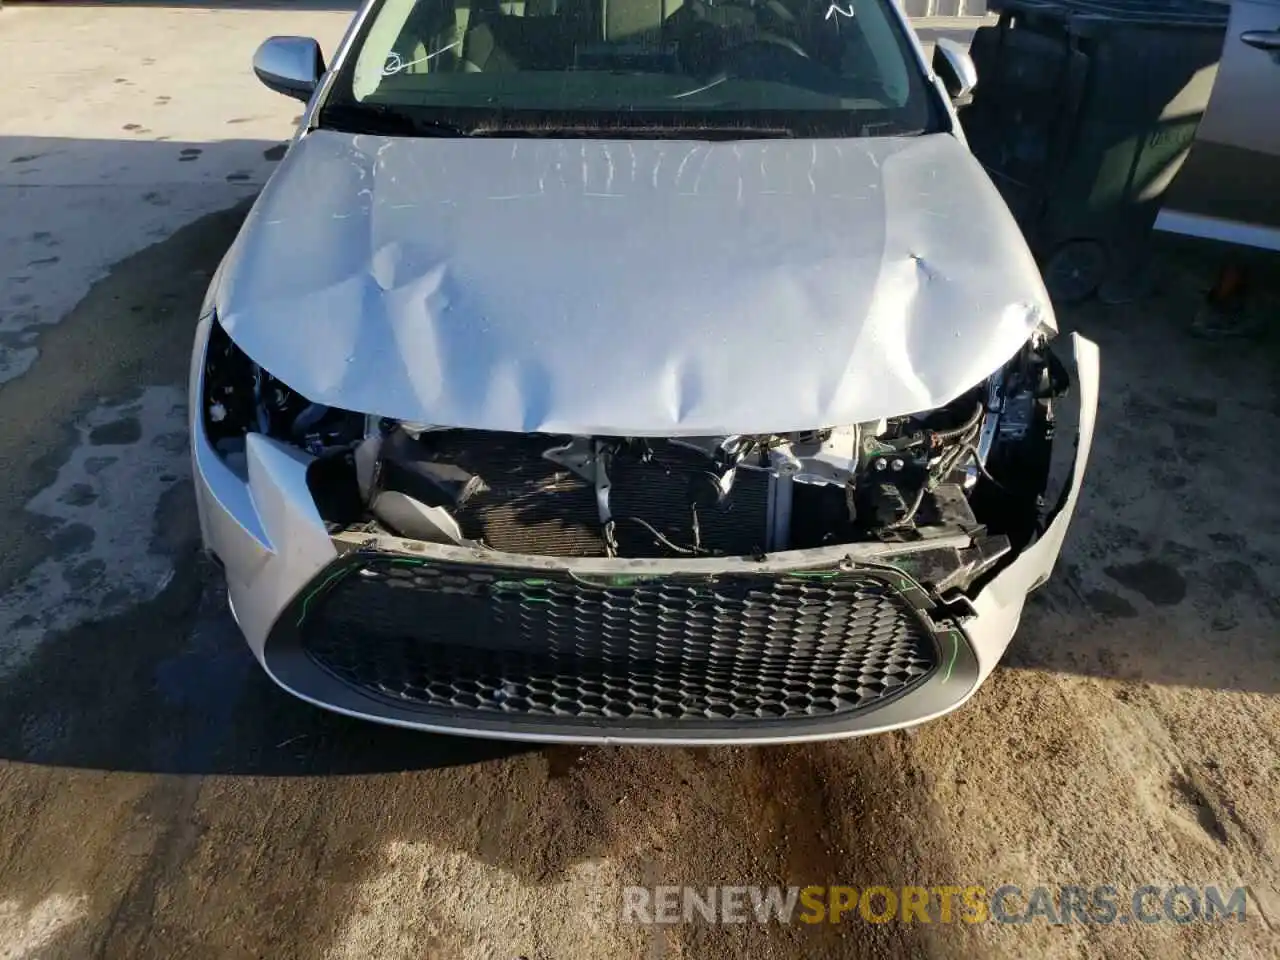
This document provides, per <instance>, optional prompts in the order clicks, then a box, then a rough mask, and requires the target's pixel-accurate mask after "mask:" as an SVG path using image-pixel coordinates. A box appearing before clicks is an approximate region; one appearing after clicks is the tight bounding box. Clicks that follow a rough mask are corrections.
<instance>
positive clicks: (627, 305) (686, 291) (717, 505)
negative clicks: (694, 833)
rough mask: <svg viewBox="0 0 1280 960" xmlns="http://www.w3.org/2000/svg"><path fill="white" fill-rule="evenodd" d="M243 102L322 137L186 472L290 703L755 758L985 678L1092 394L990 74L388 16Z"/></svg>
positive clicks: (226, 275) (532, 16)
mask: <svg viewBox="0 0 1280 960" xmlns="http://www.w3.org/2000/svg"><path fill="white" fill-rule="evenodd" d="M254 66H255V69H256V71H257V73H258V75H259V76H260V77H261V79H262V80H263V81H264V82H265V83H267V85H268V86H271V87H272V88H273V89H277V90H280V91H282V92H284V93H286V94H289V95H292V96H296V97H298V98H300V99H304V100H306V101H307V104H308V105H307V109H306V112H305V114H304V115H303V119H302V122H301V125H300V129H299V133H298V135H297V137H296V138H295V140H294V142H293V144H292V145H291V147H290V149H289V151H288V153H287V155H286V157H285V158H284V160H283V162H282V163H281V165H280V167H279V169H278V170H277V172H276V173H275V175H274V176H273V177H272V178H271V180H270V182H269V183H268V184H267V186H266V188H265V190H264V191H263V192H262V194H261V196H260V197H259V198H258V200H257V202H256V204H255V205H254V207H253V210H252V212H251V213H250V214H249V217H248V219H247V220H246V222H245V224H244V226H243V229H242V230H241V232H240V234H239V236H238V237H237V239H236V241H235V243H234V244H233V245H232V247H231V249H230V250H229V251H228V253H227V255H226V257H225V259H224V261H223V263H222V265H221V267H220V268H219V270H218V273H217V275H216V276H215V277H214V280H213V282H212V284H211V286H210V290H209V293H208V296H207V299H206V302H205V305H204V309H203V311H202V316H201V317H200V321H199V326H198V331H197V336H196V343H195V352H194V357H193V360H192V368H191V384H190V390H191V434H192V448H193V456H194V462H195V477H196V488H197V494H198V502H199V510H200V521H201V526H202V530H203V535H204V541H205V545H206V547H207V548H208V550H209V552H210V553H211V554H212V555H213V556H214V557H216V558H217V560H218V561H219V562H220V563H221V564H222V565H223V567H224V568H225V571H226V578H227V585H228V592H229V597H230V601H231V604H232V608H233V610H234V614H235V617H236V620H237V622H238V623H239V626H240V628H241V630H242V631H243V633H244V635H245V637H246V638H247V640H248V642H249V645H250V647H251V648H252V650H253V653H254V655H255V656H256V657H257V658H258V660H259V661H260V662H261V664H262V666H263V667H264V668H265V669H266V671H267V672H268V673H269V674H270V675H271V677H272V678H273V679H274V680H275V681H276V682H277V683H279V684H280V685H281V686H282V687H284V688H285V689H286V690H288V691H290V692H291V693H293V694H295V695H297V696H299V697H302V698H303V699H305V700H308V701H311V702H312V703H314V704H317V705H319V706H322V707H326V708H329V709H332V710H336V711H339V712H342V713H345V714H349V715H352V716H357V717H364V718H368V719H371V720H376V721H381V722H384V723H390V724H398V725H401V726H406V727H413V728H418V729H423V730H436V731H445V732H455V733H463V734H470V735H477V736H492V737H507V738H522V739H529V740H560V741H630V742H665V743H674V742H679V743H716V742H735V743H744V742H764V741H786V740H803V739H814V738H824V737H838V736H847V735H853V734H864V733H872V732H876V731H882V730H887V729H892V728H896V727H902V726H908V725H911V724H915V723H919V722H921V721H924V720H927V719H930V718H932V717H936V716H939V715H940V714H944V713H946V712H948V711H950V710H953V709H955V708H956V707H958V706H959V705H960V704H962V703H963V702H964V701H965V700H966V699H967V698H968V697H969V696H970V695H971V694H972V693H973V692H974V690H975V689H976V688H977V686H978V685H979V684H980V683H981V682H982V680H983V679H984V678H985V677H986V676H987V675H988V674H989V673H990V672H991V670H992V669H993V668H994V666H995V664H996V663H997V661H998V660H999V658H1000V657H1001V655H1002V654H1003V652H1004V650H1005V648H1006V646H1007V645H1008V643H1009V641H1010V639H1011V637H1012V636H1013V633H1014V630H1015V628H1016V626H1017V623H1018V619H1019V615H1020V613H1021V610H1022V606H1023V602H1024V600H1025V598H1026V595H1027V593H1028V592H1029V591H1030V590H1031V589H1033V588H1034V587H1035V586H1037V585H1038V584H1039V583H1040V582H1042V581H1043V580H1044V578H1045V577H1047V576H1048V574H1049V572H1050V570H1051V568H1052V566H1053V564H1054V561H1055V559H1056V557H1057V554H1058V551H1059V548H1060V546H1061V544H1062V541H1063V537H1064V535H1065V532H1066V527H1067V524H1068V522H1069V519H1070V516H1071V513H1072V510H1073V508H1074V506H1075V502H1076V497H1077V494H1078V491H1079V488H1080V481H1081V478H1082V474H1083V471H1084V466H1085V461H1086V459H1087V457H1088V451H1089V444H1090V438H1091V435H1092V430H1093V422H1094V411H1095V406H1096V397H1097V380H1098V362H1097V352H1096V349H1095V348H1094V347H1093V345H1092V344H1090V343H1088V342H1087V341H1085V340H1082V339H1079V338H1073V344H1072V346H1073V349H1071V350H1069V351H1060V352H1059V353H1058V354H1055V350H1057V349H1058V347H1057V346H1056V345H1051V343H1050V340H1051V339H1052V338H1053V336H1054V333H1055V323H1054V317H1053V311H1052V308H1051V306H1050V304H1049V302H1048V299H1047V297H1046V294H1045V291H1044V288H1043V286H1042V284H1041V281H1040V278H1039V275H1038V273H1037V270H1036V266H1035V263H1034V262H1033V260H1032V258H1031V255H1030V254H1029V252H1028V251H1027V248H1026V245H1025V244H1024V242H1023V240H1022V237H1021V236H1020V234H1019V232H1018V229H1017V227H1016V226H1015V224H1014V222H1013V220H1012V218H1011V217H1010V215H1009V213H1008V211H1007V210H1006V208H1005V206H1004V204H1003V203H1002V201H1001V199H1000V197H999V195H998V194H997V192H996V190H995V188H994V187H993V186H992V184H991V183H990V182H989V180H988V179H987V177H986V176H985V174H984V173H983V171H982V169H981V168H980V166H979V165H978V164H977V163H976V162H975V161H974V159H973V158H972V156H971V155H970V153H969V151H968V149H967V147H966V145H965V143H964V140H963V137H962V134H961V133H960V130H959V127H958V125H957V123H956V116H955V109H954V102H955V101H957V100H960V99H961V98H963V97H964V96H965V95H966V94H967V93H968V91H969V89H970V88H971V87H972V85H973V83H974V78H973V75H972V69H971V64H969V63H968V61H967V57H966V56H965V54H964V53H963V52H961V51H959V50H958V49H957V48H954V47H950V46H948V45H946V44H945V43H944V44H942V45H941V46H940V48H939V52H938V56H937V58H936V62H935V66H934V67H931V66H930V65H929V64H928V63H927V62H926V61H925V59H924V57H923V54H922V52H921V48H920V46H919V44H918V43H917V42H916V40H915V39H914V37H913V35H912V33H911V31H910V29H909V28H908V27H907V25H906V24H905V23H904V21H903V19H902V17H901V14H900V13H899V12H898V10H897V8H896V7H895V6H894V5H893V4H892V3H890V2H889V0H849V2H848V3H844V4H837V3H828V2H814V0H720V2H716V3H711V2H704V0H684V2H681V0H607V2H606V0H523V2H497V0H418V2H414V0H373V2H370V3H367V4H366V5H365V6H364V7H363V8H362V9H361V11H360V12H359V13H358V14H357V15H356V17H355V19H354V20H353V22H352V24H351V27H350V28H349V31H348V34H347V36H346V37H345V39H344V40H343V42H342V44H341V47H340V49H339V50H338V51H337V54H336V56H335V58H334V60H333V62H332V64H330V65H329V66H328V67H327V68H326V67H325V65H324V64H323V62H322V60H321V56H320V52H319V49H318V48H317V47H316V45H315V44H314V43H313V42H312V41H310V40H305V39H301V38H296V37H291V38H282V37H276V38H272V39H270V40H268V41H267V42H266V43H265V44H264V45H263V46H262V48H261V49H260V50H259V52H258V54H257V57H256V59H255V64H254ZM1069 386H1070V388H1071V390H1070V394H1069V397H1070V400H1069V402H1068V403H1065V404H1064V403H1063V402H1062V398H1063V397H1065V396H1068V387H1069ZM1063 410H1068V411H1069V412H1070V414H1071V415H1070V416H1068V417H1064V416H1062V412H1063ZM1055 432H1057V433H1059V434H1063V436H1057V437H1055ZM1072 435H1074V436H1075V437H1076V438H1077V439H1076V442H1075V444H1074V445H1072V439H1073V436H1072ZM1055 443H1056V444H1057V445H1058V447H1059V454H1060V456H1058V457H1055V456H1054V445H1055Z"/></svg>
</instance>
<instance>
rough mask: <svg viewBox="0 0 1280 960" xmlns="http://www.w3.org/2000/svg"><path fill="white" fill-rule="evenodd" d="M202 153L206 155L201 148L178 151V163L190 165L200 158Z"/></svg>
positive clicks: (185, 148)
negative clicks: (189, 163)
mask: <svg viewBox="0 0 1280 960" xmlns="http://www.w3.org/2000/svg"><path fill="white" fill-rule="evenodd" d="M202 153H204V151H203V150H201V149H200V148H199V147H184V148H183V149H182V150H179V151H178V162H179V163H188V162H190V161H192V160H195V159H196V158H198V157H199V156H200V154H202Z"/></svg>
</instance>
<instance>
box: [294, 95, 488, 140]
mask: <svg viewBox="0 0 1280 960" xmlns="http://www.w3.org/2000/svg"><path fill="white" fill-rule="evenodd" d="M320 127H321V128H322V129H325V130H341V131H342V132H343V133H367V134H371V135H375V136H378V135H381V136H386V137H469V136H471V133H472V131H471V130H470V129H468V128H466V127H459V126H457V125H455V124H452V123H444V122H443V121H440V120H429V119H425V118H423V117H418V116H415V115H413V114H411V113H408V112H406V111H404V110H401V109H398V108H396V107H393V106H390V105H388V104H385V103H335V104H333V105H331V106H327V107H324V108H323V109H322V110H321V111H320Z"/></svg>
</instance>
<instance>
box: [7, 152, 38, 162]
mask: <svg viewBox="0 0 1280 960" xmlns="http://www.w3.org/2000/svg"><path fill="white" fill-rule="evenodd" d="M43 156H45V154H43V153H24V154H22V156H20V157H14V158H13V159H12V160H10V161H9V162H10V163H30V162H31V161H32V160H39V159H40V158H41V157H43Z"/></svg>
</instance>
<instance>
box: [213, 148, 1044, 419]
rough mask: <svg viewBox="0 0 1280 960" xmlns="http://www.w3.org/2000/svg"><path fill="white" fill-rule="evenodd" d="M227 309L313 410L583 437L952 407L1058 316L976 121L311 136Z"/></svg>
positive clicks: (222, 291) (287, 167)
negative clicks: (619, 133)
mask: <svg viewBox="0 0 1280 960" xmlns="http://www.w3.org/2000/svg"><path fill="white" fill-rule="evenodd" d="M215 296H216V299H215V303H216V306H217V309H218V314H219V316H220V318H221V320H222V323H223V325H224V326H225V327H226V328H227V330H228V332H229V333H230V335H231V336H232V337H233V338H234V339H235V341H236V342H237V343H238V344H239V345H240V346H241V347H242V348H243V349H244V350H245V352H246V353H248V354H249V356H251V357H252V358H253V359H254V360H256V361H257V362H258V363H260V364H261V365H262V366H263V367H265V368H266V369H267V370H269V371H270V372H271V373H272V374H274V375H275V376H277V377H279V378H280V379H281V380H283V381H284V382H285V383H287V384H288V385H289V386H291V387H292V388H293V389H295V390H297V391H299V392H300V393H302V394H305V395H306V396H307V397H309V398H310V399H312V400H314V401H318V402H321V403H325V404H330V405H334V406H339V407H344V408H347V409H351V410H358V411H361V412H367V413H374V414H379V415H382V416H387V417H394V418H398V419H403V420H411V421H416V422H425V423H434V424H439V425H445V426H453V427H469V428H476V429H489V430H512V431H543V432H555V433H575V434H616V435H633V436H646V435H648V436H652V435H676V434H684V435H699V434H702V435H710V434H730V433H765V432H787V431H792V430H805V429H811V428H815V427H821V426H832V425H837V424H844V423H852V422H859V421H866V420H876V419H879V418H880V417H884V416H896V415H901V414H905V413H911V412H916V411H920V410H925V409H929V408H931V407H934V406H938V405H939V404H942V403H945V402H946V401H948V400H951V399H953V398H954V397H956V396H958V395H959V394H960V393H962V392H963V391H965V390H966V389H968V388H970V387H972V386H974V385H975V384H977V383H978V382H979V381H981V380H982V379H983V378H984V377H986V376H987V375H989V374H990V373H992V372H993V371H994V370H995V369H996V368H997V367H999V366H1000V364H1002V363H1003V362H1004V361H1005V360H1007V359H1008V358H1009V357H1010V356H1011V355H1012V354H1013V353H1014V352H1015V351H1016V350H1017V349H1018V347H1019V346H1020V345H1021V344H1022V343H1023V341H1024V340H1025V339H1026V338H1027V337H1028V336H1029V335H1030V334H1031V333H1032V332H1033V331H1034V330H1035V329H1036V328H1037V327H1048V326H1052V324H1053V317H1052V311H1051V309H1050V306H1049V302H1048V298H1047V296H1046V295H1045V292H1044V288H1043V286H1042V284H1041V282H1040V278H1039V273H1038V271H1037V269H1036V265H1035V263H1034V262H1033V261H1032V259H1031V255H1030V253H1029V252H1028V251H1027V248H1026V245H1025V243H1024V242H1023V240H1022V237H1021V235H1020V234H1019V232H1018V229H1017V227H1016V225H1015V224H1014V222H1013V220H1012V218H1011V217H1010V215H1009V213H1008V212H1007V210H1006V208H1005V206H1004V203H1003V202H1002V201H1001V199H1000V197H999V195H998V194H997V193H996V190H995V188H994V187H993V186H992V185H991V183H990V181H989V180H988V179H987V177H986V175H985V174H984V173H983V172H982V170H981V168H980V167H979V165H978V164H977V162H976V161H975V160H974V159H973V158H972V156H971V155H970V154H969V153H968V151H967V150H966V149H965V147H964V146H963V145H962V144H961V143H959V142H958V141H957V140H956V139H955V138H953V137H951V136H949V135H946V134H939V135H931V136H924V137H917V138H904V139H883V140H875V139H870V140H818V141H813V140H794V141H788V140H768V141H744V142H728V143H705V142H675V141H631V142H628V141H621V142H610V141H581V140H569V141H556V140H490V139H477V140H469V139H400V138H387V137H375V136H354V135H350V134H341V133H336V132H332V131H323V130H321V131H316V132H313V133H311V134H309V135H308V136H306V137H304V138H303V139H301V140H300V141H298V142H297V143H296V144H295V145H294V146H293V148H292V149H291V150H290V151H289V154H288V155H287V157H286V158H285V160H284V162H283V164H282V166H281V168H280V170H279V171H278V172H277V173H276V175H275V176H274V177H273V178H272V179H271V182H270V183H269V184H268V186H267V188H266V189H265V190H264V192H263V194H262V195H261V197H260V198H259V200H258V202H257V204H256V205H255V206H254V209H253V211H252V213H251V214H250V216H249V219H248V221H247V222H246V224H245V227H244V229H243V230H242V231H241V234H240V236H239V237H238V238H237V240H236V243H235V245H234V246H233V248H232V250H231V251H230V253H229V255H228V258H227V261H226V262H225V264H224V269H223V271H222V279H221V283H220V284H219V287H218V290H217V292H216V295H215Z"/></svg>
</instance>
